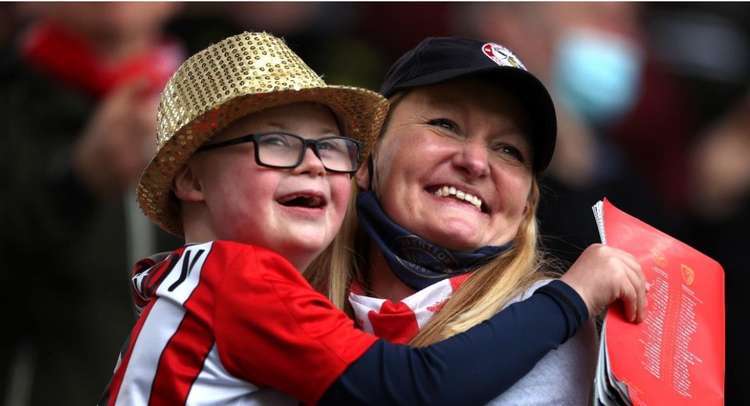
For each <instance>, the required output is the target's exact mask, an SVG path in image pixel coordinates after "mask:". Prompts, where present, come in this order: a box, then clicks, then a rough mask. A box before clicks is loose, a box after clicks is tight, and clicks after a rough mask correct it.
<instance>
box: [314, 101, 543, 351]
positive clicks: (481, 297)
mask: <svg viewBox="0 0 750 406" xmlns="http://www.w3.org/2000/svg"><path fill="white" fill-rule="evenodd" d="M402 97H403V93H400V94H398V95H397V97H396V98H395V99H394V98H392V99H391V106H392V107H391V112H393V111H394V109H395V105H396V104H398V101H400V99H401V98H402ZM390 116H391V114H390V112H389V114H388V118H386V124H385V125H384V127H383V128H384V129H383V132H385V129H386V128H387V123H388V121H389V120H390ZM381 139H382V136H381ZM375 150H377V146H376V148H375ZM370 176H373V174H372V173H371V174H370ZM373 183H375V182H373ZM354 188H355V190H354V192H353V193H352V200H351V201H350V204H349V208H348V210H347V213H346V217H345V219H344V224H343V225H342V227H341V230H340V232H339V234H338V235H337V236H336V238H335V239H334V241H333V243H331V245H330V246H329V247H328V248H327V249H326V250H325V251H324V252H323V253H322V254H321V255H320V256H318V258H316V260H315V261H313V263H312V264H311V265H310V266H309V267H308V268H307V270H306V271H305V276H306V277H307V278H308V280H309V281H310V283H311V284H312V285H313V286H314V287H315V288H316V289H318V290H319V291H321V292H325V293H327V294H328V297H329V298H330V299H331V301H332V302H333V303H334V305H336V306H337V307H339V308H341V309H344V310H345V311H347V312H348V313H349V314H350V315H351V309H350V307H349V304H348V301H347V297H348V293H349V288H350V286H351V283H352V281H358V282H361V283H364V282H366V281H367V280H368V278H367V275H366V274H365V273H364V272H366V271H367V270H368V269H367V264H366V259H365V258H366V257H367V253H368V250H370V248H371V244H370V240H369V238H368V237H367V236H366V235H365V233H364V232H362V231H361V230H358V226H357V213H356V195H357V190H356V186H355V187H354ZM538 203H539V186H538V184H537V181H536V178H534V179H533V180H532V184H531V190H530V191H529V197H528V202H527V209H526V212H525V214H524V218H523V219H522V220H521V223H520V225H519V227H518V233H517V234H516V237H515V238H514V239H513V244H512V248H510V249H509V250H508V251H506V252H505V253H503V254H502V255H500V256H499V257H497V258H495V259H494V260H492V261H491V262H489V263H487V264H485V265H482V266H480V267H478V268H477V269H476V270H475V271H474V272H473V274H472V276H471V277H470V278H469V279H467V280H466V282H464V283H463V285H461V288H460V289H458V290H457V291H456V292H455V293H454V294H453V295H452V296H451V298H450V299H449V300H448V301H447V302H446V303H445V305H444V306H443V308H442V309H441V310H440V311H439V312H438V313H436V314H435V316H433V317H432V319H431V320H430V321H429V323H427V325H426V326H424V328H422V329H421V330H420V331H419V333H418V334H417V336H416V337H414V339H412V341H411V342H410V344H411V345H415V346H424V345H428V344H431V343H434V342H437V341H440V340H442V339H445V338H447V337H450V336H453V335H455V334H458V333H460V332H462V331H466V330H468V329H469V328H471V327H472V326H474V325H476V324H479V323H481V322H482V321H484V320H486V319H488V318H490V317H492V316H493V315H494V314H495V313H497V312H498V311H500V310H501V309H502V308H503V307H505V306H506V305H507V304H508V303H509V302H510V301H511V300H512V299H513V298H515V297H518V296H520V295H521V294H522V293H523V292H524V291H526V290H527V289H528V288H529V287H530V286H531V285H532V284H533V283H534V282H536V281H538V280H540V279H543V278H548V277H552V274H551V273H546V272H543V271H544V270H547V269H551V267H549V266H547V265H548V264H547V260H546V259H545V258H544V257H543V255H542V254H541V253H540V250H539V249H538V246H537V243H538V234H537V221H536V209H537V205H538ZM357 253H360V254H357Z"/></svg>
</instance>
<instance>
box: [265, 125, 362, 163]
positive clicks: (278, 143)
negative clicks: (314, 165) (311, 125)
mask: <svg viewBox="0 0 750 406" xmlns="http://www.w3.org/2000/svg"><path fill="white" fill-rule="evenodd" d="M305 144H306V142H305V140H303V139H302V138H300V137H298V136H295V135H292V134H283V133H271V134H262V135H259V136H257V138H256V145H257V146H258V159H259V160H260V161H261V163H262V164H264V165H272V166H278V167H293V166H296V165H298V164H299V163H300V162H301V161H302V159H303V156H304V154H305V149H306V148H305ZM307 144H313V145H314V148H315V152H317V154H316V155H317V156H318V157H319V158H320V160H321V162H322V163H323V166H324V167H325V168H326V169H329V170H333V171H345V172H346V171H353V170H355V169H356V167H357V155H358V146H357V144H356V143H355V142H354V141H353V140H351V139H349V138H345V137H328V138H322V139H319V140H307Z"/></svg>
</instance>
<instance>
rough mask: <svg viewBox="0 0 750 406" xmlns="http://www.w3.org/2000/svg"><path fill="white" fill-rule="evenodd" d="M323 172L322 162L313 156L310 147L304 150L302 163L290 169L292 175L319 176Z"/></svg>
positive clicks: (313, 152) (324, 170) (324, 169)
mask: <svg viewBox="0 0 750 406" xmlns="http://www.w3.org/2000/svg"><path fill="white" fill-rule="evenodd" d="M325 172H326V168H325V166H323V161H321V160H320V158H319V157H318V156H317V155H316V154H315V151H313V149H312V147H307V148H305V154H304V155H302V162H300V163H299V165H297V166H296V167H295V168H294V169H292V173H294V174H299V175H302V174H309V175H311V176H321V175H323V174H325Z"/></svg>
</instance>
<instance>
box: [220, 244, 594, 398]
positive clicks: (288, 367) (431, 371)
mask: <svg viewBox="0 0 750 406" xmlns="http://www.w3.org/2000/svg"><path fill="white" fill-rule="evenodd" d="M251 252H252V255H251ZM231 268H232V269H230V270H229V272H228V273H227V276H226V277H225V279H224V282H223V283H222V286H221V287H220V288H219V291H218V292H217V302H216V310H215V314H214V324H215V328H216V341H217V347H218V349H219V353H220V356H221V360H222V363H223V364H224V365H225V366H226V368H227V370H228V371H229V372H231V373H232V374H234V375H236V376H238V377H241V378H243V379H246V380H248V381H249V382H252V383H254V384H256V385H260V386H268V387H273V388H275V389H278V390H281V391H283V392H286V393H288V394H290V395H292V396H294V397H296V398H298V399H300V400H303V401H305V402H316V401H318V400H320V401H321V402H323V403H328V402H349V403H373V404H377V403H402V404H406V403H409V404H411V403H431V404H438V403H445V404H447V403H455V402H458V401H461V402H469V403H481V402H486V401H488V400H490V399H492V398H493V397H495V396H497V395H498V394H499V393H501V392H502V391H503V390H505V389H507V388H508V387H509V386H510V385H512V384H513V383H515V382H516V381H517V380H518V379H520V378H521V377H522V376H523V375H524V374H526V372H528V371H529V370H530V369H531V368H532V367H533V366H534V364H535V363H536V362H537V361H538V360H539V359H540V358H541V357H542V356H544V354H546V353H547V351H549V350H550V349H553V348H555V347H557V346H558V345H559V344H561V343H562V342H564V341H565V340H566V339H567V338H568V337H570V336H571V335H573V334H574V333H575V331H576V329H577V328H578V326H579V325H580V324H581V322H582V321H583V320H585V319H587V318H588V314H587V311H586V307H585V304H584V303H583V302H582V300H581V299H580V297H578V295H577V294H576V293H575V291H573V290H572V289H571V288H570V287H568V286H567V285H565V284H564V283H562V282H553V283H551V284H550V285H548V286H547V287H545V288H541V289H539V290H538V291H537V293H536V294H535V295H534V296H532V297H531V298H530V299H528V300H526V301H524V302H521V303H517V304H514V305H512V306H510V307H508V308H507V309H506V310H504V311H502V312H500V313H498V314H497V315H496V316H494V317H493V318H491V319H490V320H488V321H486V322H484V323H481V324H480V325H478V326H476V327H474V328H472V329H470V330H469V331H467V332H465V333H462V334H459V335H456V336H454V337H451V338H449V339H447V340H445V341H443V342H440V343H437V344H434V345H431V346H428V347H425V348H409V347H407V346H401V345H395V344H389V343H387V342H385V341H382V340H377V339H376V338H375V337H373V336H371V335H369V334H366V333H364V332H362V331H360V330H358V329H356V328H355V327H354V325H353V322H352V321H351V320H350V319H349V318H348V317H347V316H346V315H345V314H344V313H343V312H341V311H340V310H338V309H336V308H335V307H334V306H333V305H332V304H331V303H330V302H329V301H328V300H327V299H326V298H325V297H324V296H322V295H321V294H319V293H317V292H315V291H314V290H313V289H312V288H311V287H310V286H309V284H307V282H306V281H305V280H304V278H302V276H301V275H300V274H299V272H298V271H297V270H296V269H294V267H292V266H291V265H290V264H289V263H288V262H287V261H286V260H284V259H283V258H281V257H280V256H278V255H277V254H274V253H272V252H270V251H266V250H262V249H253V250H252V251H250V250H248V251H247V252H246V254H245V255H243V256H242V259H241V260H240V261H234V264H233V265H232V266H231ZM240 268H242V269H240Z"/></svg>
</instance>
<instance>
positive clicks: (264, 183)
mask: <svg viewBox="0 0 750 406" xmlns="http://www.w3.org/2000/svg"><path fill="white" fill-rule="evenodd" d="M272 131H281V132H286V133H292V134H296V135H299V136H301V137H303V138H308V139H310V138H312V139H317V138H323V137H328V136H334V135H340V134H339V129H338V126H337V124H336V120H335V118H334V116H333V114H332V113H331V111H330V110H328V108H326V107H324V106H321V105H318V104H313V103H297V104H291V105H286V106H281V107H276V108H271V109H268V110H264V111H262V112H259V113H255V114H252V115H249V116H247V117H244V118H243V119H241V120H239V121H237V122H236V123H234V124H233V125H232V126H231V127H229V128H227V129H226V130H225V131H224V132H223V133H222V134H221V135H220V136H219V137H218V138H216V139H214V140H212V141H211V142H212V143H213V142H216V141H220V140H228V139H234V138H238V137H241V136H243V135H247V134H257V133H266V132H272ZM253 148H254V145H253V143H242V144H237V145H232V146H227V147H222V148H217V149H214V150H209V151H204V152H200V153H198V154H196V155H194V157H193V159H192V160H191V162H190V165H191V169H192V171H193V173H194V176H195V177H196V179H197V180H198V182H199V183H200V188H201V191H202V195H203V202H204V204H205V207H206V210H207V212H208V219H209V220H208V222H209V223H210V227H211V229H212V232H213V235H214V236H215V238H217V239H225V240H233V241H239V242H244V243H248V244H255V245H260V246H263V247H265V248H269V249H272V250H274V251H277V252H279V253H280V254H282V255H284V256H286V257H287V258H288V259H290V260H292V262H293V263H295V265H297V266H300V262H299V261H297V259H299V258H308V259H312V257H314V256H315V255H317V254H318V253H320V251H322V250H323V249H324V248H325V247H326V246H327V245H328V244H329V243H330V242H331V240H333V237H334V235H335V234H336V233H337V232H338V230H339V228H340V226H341V222H342V220H343V217H344V213H345V211H346V207H347V204H348V201H349V197H350V194H351V179H350V176H349V175H347V174H341V173H331V172H328V171H326V170H325V168H324V167H323V164H322V163H321V161H320V160H319V159H318V158H317V157H316V156H315V154H314V153H313V151H312V150H311V149H310V148H308V149H307V151H306V152H305V156H304V159H303V161H302V163H301V164H300V165H299V166H297V167H296V168H293V169H274V168H268V167H264V166H259V165H258V164H257V163H256V162H255V159H254V156H253V153H254V151H253ZM302 262H304V261H302Z"/></svg>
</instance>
